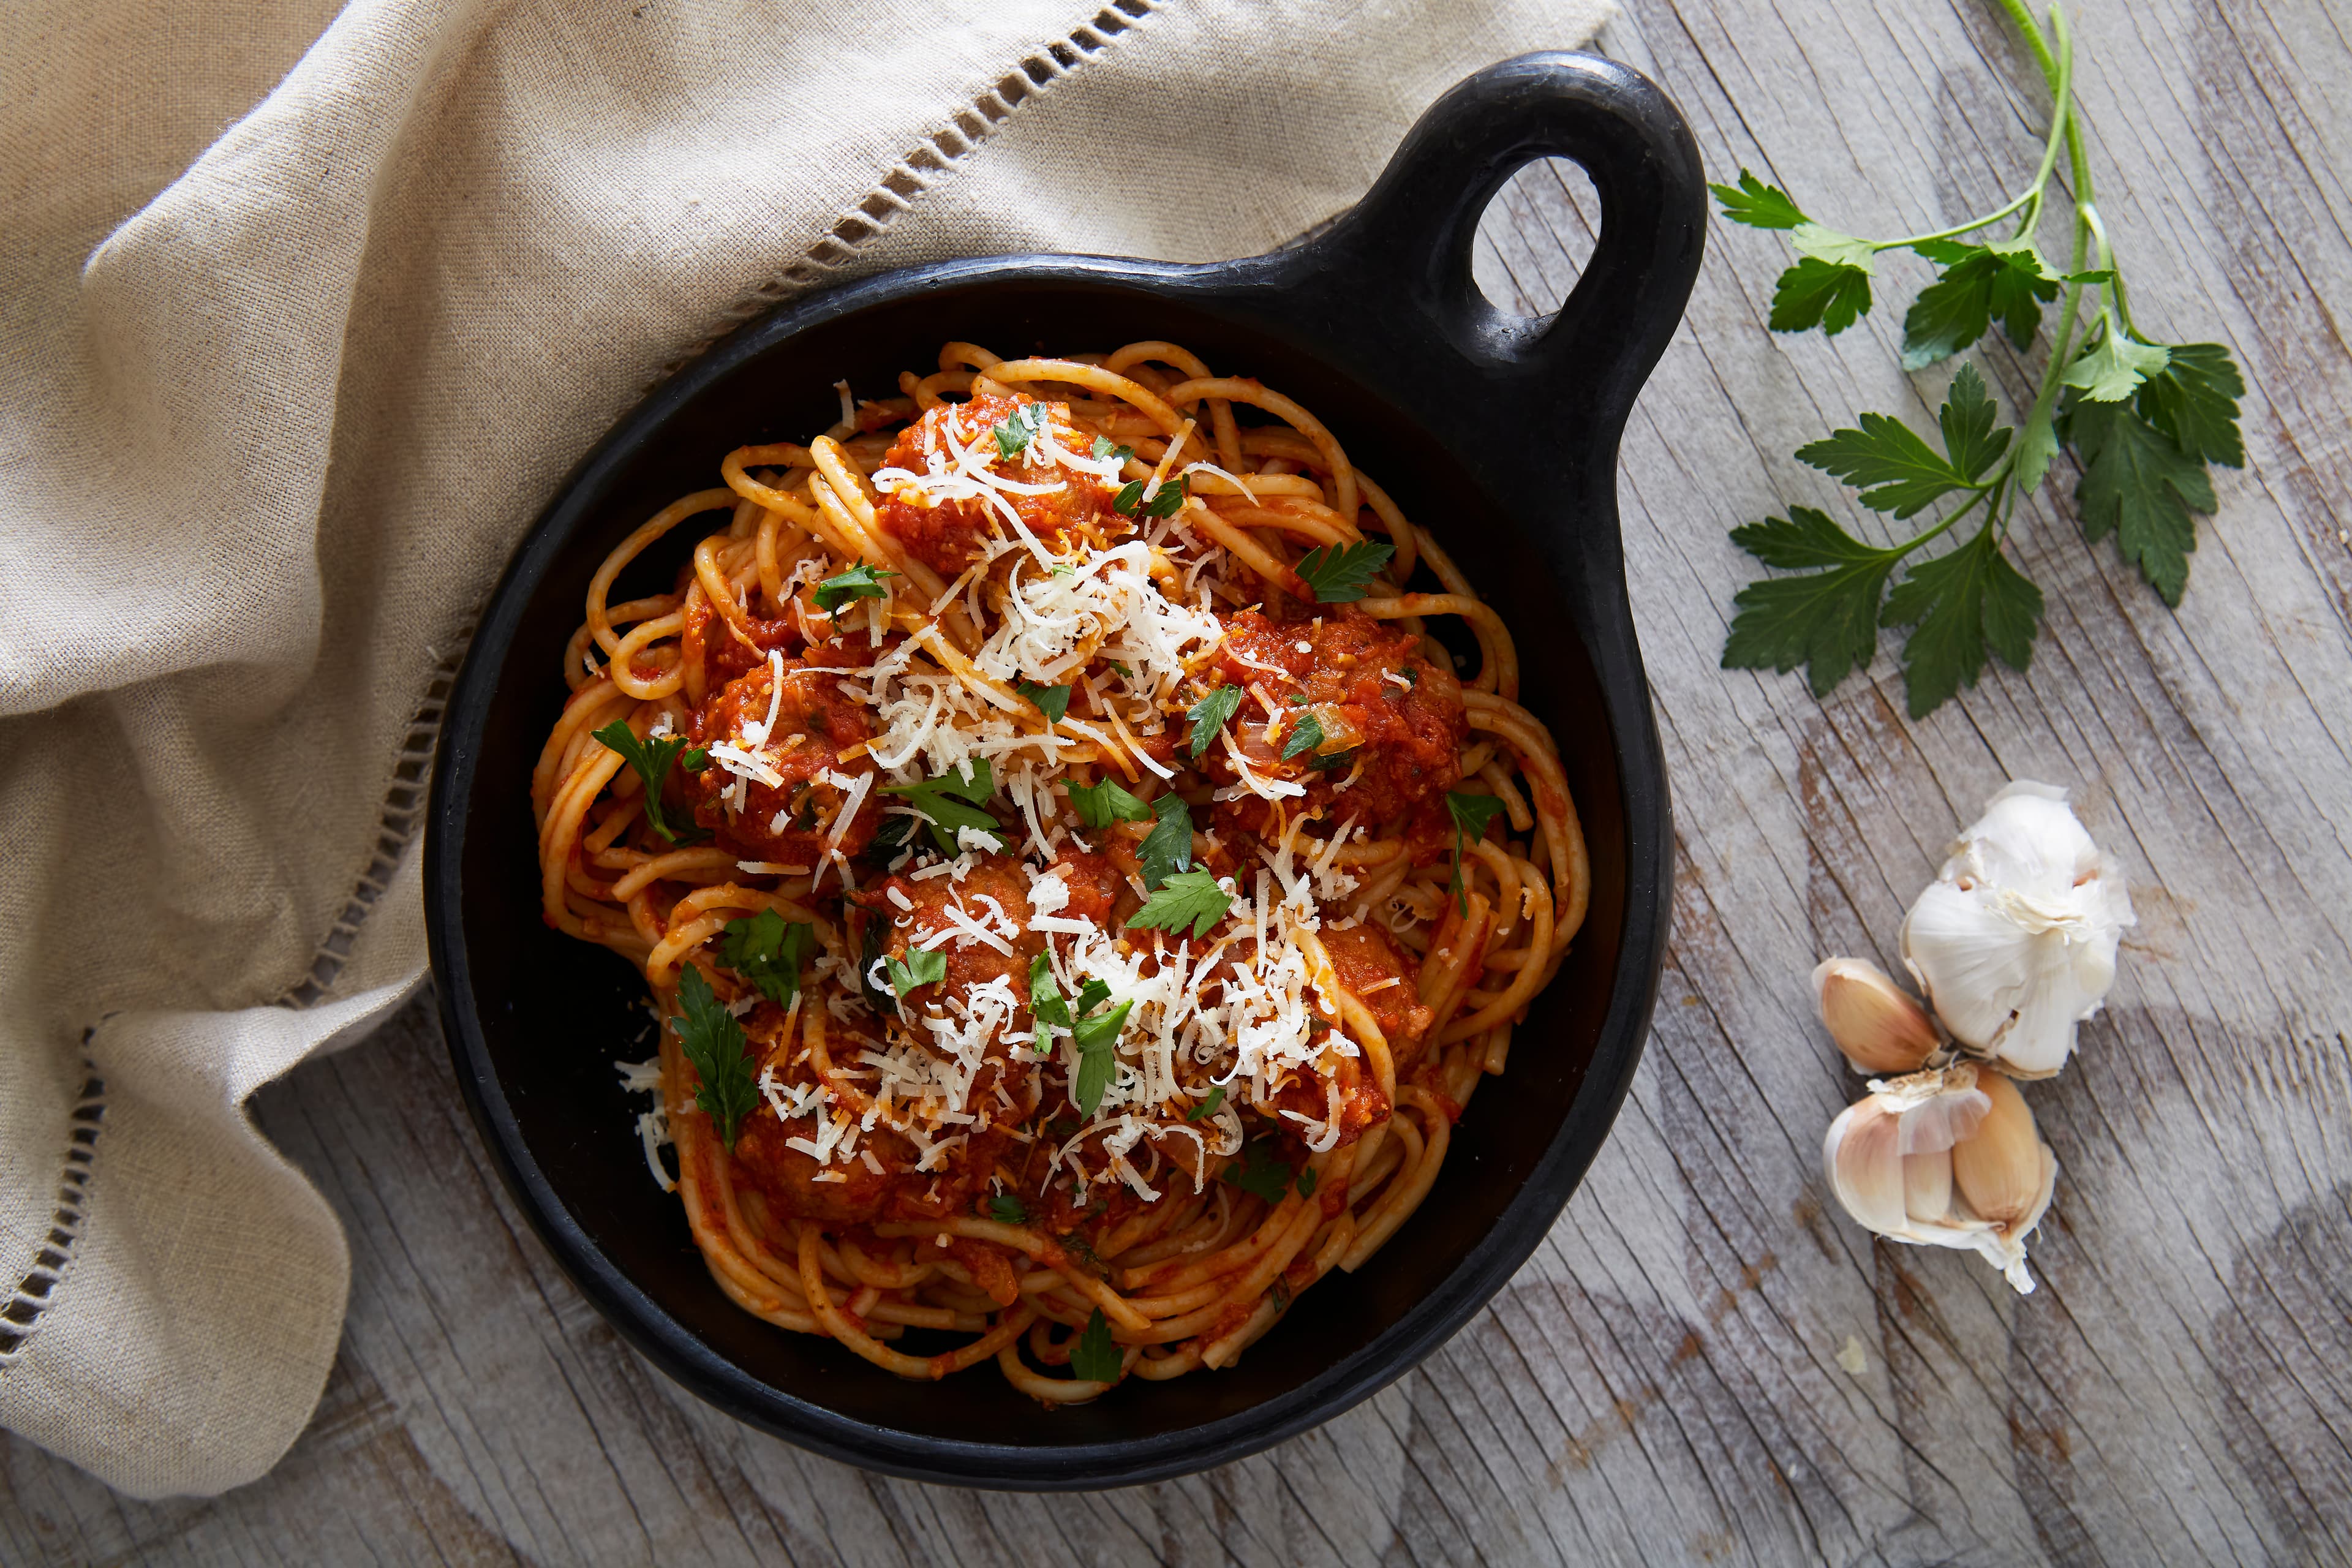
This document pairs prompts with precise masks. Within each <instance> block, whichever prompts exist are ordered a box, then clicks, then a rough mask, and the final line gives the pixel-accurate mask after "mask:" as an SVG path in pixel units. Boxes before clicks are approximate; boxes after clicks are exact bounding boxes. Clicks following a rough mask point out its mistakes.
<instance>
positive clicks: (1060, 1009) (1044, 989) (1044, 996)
mask: <svg viewBox="0 0 2352 1568" xmlns="http://www.w3.org/2000/svg"><path fill="white" fill-rule="evenodd" d="M1106 994H1108V993H1106ZM1029 1011H1030V1012H1031V1013H1033V1014H1034V1015H1036V1016H1037V1017H1038V1018H1039V1019H1040V1020H1041V1021H1043V1022H1045V1023H1048V1024H1052V1025H1055V1026H1057V1027H1060V1028H1064V1029H1066V1028H1068V1027H1069V1026H1070V1005H1069V1004H1068V1003H1067V1002H1065V1001H1063V1000H1062V988H1061V987H1060V986H1058V985H1056V984H1054V961H1053V960H1052V959H1050V958H1048V957H1046V956H1045V954H1044V953H1042V952H1041V953H1039V954H1038V955H1037V956H1036V957H1034V958H1033V959H1031V960H1030V961H1029Z"/></svg>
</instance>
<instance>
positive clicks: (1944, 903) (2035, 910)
mask: <svg viewBox="0 0 2352 1568" xmlns="http://www.w3.org/2000/svg"><path fill="white" fill-rule="evenodd" d="M2134 923H2136V921H2135V920H2134V917H2133V915H2132V907H2131V896H2130V894H2129V892H2128V891H2127V890H2126V889H2125V886H2124V874H2123V868H2121V867H2120V866H2118V865H2116V862H2115V860H2114V858H2112V857H2110V856H2107V855H2104V854H2102V853H2100V851H2099V847H2098V846H2097V845H2096V844H2094V843H2093V842H2092V841H2091V836H2090V834H2088V833H2087V832H2085V831H2084V827H2083V825H2082V823H2080V822H2079V821H2077V820H2075V817H2074V812H2073V811H2072V810H2070V809H2069V808H2068V807H2067V805H2066V792H2065V791H2064V790H2063V789H2059V788H2057V787H2056V786H2054V785H2052V784H2034V783H2032V782H2031V781H2028V780H2020V781H2019V782H2018V783H2016V784H2011V785H2009V786H2008V787H2007V788H2005V789H2003V790H2002V791H2000V794H1998V795H1994V796H1993V797H1992V799H1991V800H1990V801H1989V802H1987V803H1986V805H1985V813H1984V815H1983V816H1980V817H1979V818H1978V819H1977V820H1976V821H1975V822H1973V823H1971V824H1969V827H1968V828H1967V830H1966V831H1965V832H1963V833H1962V834H1961V835H1960V837H1959V839H1958V842H1956V843H1955V844H1953V846H1952V847H1951V851H1950V858H1948V859H1947V860H1946V861H1945V862H1944V868H1943V871H1942V872H1941V873H1940V874H1939V875H1938V876H1937V879H1936V881H1935V882H1934V883H1932V884H1931V885H1930V886H1929V887H1928V889H1927V891H1926V892H1923V893H1921V894H1920V895H1919V899H1918V901H1917V902H1916V903H1914V904H1913V905H1912V906H1911V912H1910V913H1909V914H1907V915H1906V916H1905V917H1904V920H1903V937H1902V947H1903V964H1904V967H1905V968H1906V969H1908V970H1909V971H1910V972H1911V975H1912V978H1914V979H1915V980H1916V981H1918V983H1919V988H1920V990H1921V991H1923V992H1924V993H1926V994H1927V1001H1928V1004H1929V1005H1931V1006H1932V1007H1934V1008H1935V1010H1936V1016H1937V1017H1938V1018H1940V1019H1942V1020H1943V1024H1944V1026H1945V1027H1946V1028H1948V1029H1949V1030H1950V1031H1951V1032H1952V1037H1953V1038H1955V1039H1957V1040H1958V1041H1959V1042H1960V1044H1961V1045H1963V1046H1965V1047H1968V1048H1969V1050H1970V1051H1972V1052H1974V1053H1976V1054H1978V1055H1980V1056H1983V1057H1985V1058H1990V1059H1991V1060H1993V1061H1996V1062H1999V1063H2000V1065H2001V1067H2002V1068H2004V1069H2005V1070H2007V1071H2009V1072H2011V1073H2013V1074H2015V1075H2016V1076H2017V1077H2020V1078H2047V1077H2049V1076H2050V1075H2051V1074H2052V1073H2054V1072H2056V1071H2057V1070H2058V1069H2059V1068H2062V1067H2063V1066H2065V1065H2066V1058H2068V1057H2069V1056H2070V1055H2072V1054H2073V1052H2074V1026H2075V1025H2077V1024H2078V1023H2080V1022H2082V1020H2084V1019H2085V1018H2088V1017H2090V1016H2092V1015H2093V1014H2095V1013H2096V1012H2097V1011H2098V1010H2099V1005H2100V1003H2101V1002H2102V1001H2104V1000H2105V997H2106V994H2107V988H2108V987H2109V986H2110V985H2112V984H2115V978H2116V947H2117V945H2118V944H2119V943H2121V942H2122V940H2123V931H2124V928H2125V927H2126V926H2128V925H2132V924H2134Z"/></svg>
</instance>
